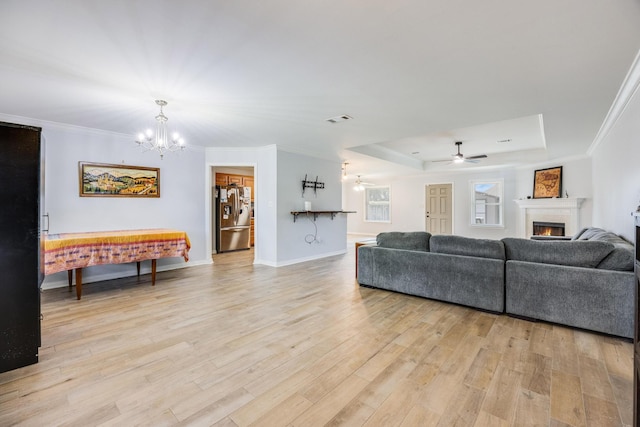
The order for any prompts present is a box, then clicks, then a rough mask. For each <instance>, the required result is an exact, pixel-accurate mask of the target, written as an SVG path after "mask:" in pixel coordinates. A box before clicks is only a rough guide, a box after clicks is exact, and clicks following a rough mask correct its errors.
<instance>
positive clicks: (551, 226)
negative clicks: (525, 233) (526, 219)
mask: <svg viewBox="0 0 640 427" xmlns="http://www.w3.org/2000/svg"><path fill="white" fill-rule="evenodd" d="M533 235H534V236H564V223H563V222H539V221H533Z"/></svg>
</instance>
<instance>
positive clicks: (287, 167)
mask: <svg viewBox="0 0 640 427" xmlns="http://www.w3.org/2000/svg"><path fill="white" fill-rule="evenodd" d="M341 168H342V165H341V164H340V163H339V162H332V161H327V160H321V159H317V158H314V157H309V156H304V155H301V154H294V153H288V152H285V151H278V225H277V229H278V237H277V240H278V265H285V264H291V263H295V262H301V261H307V260H311V259H316V258H321V257H325V256H329V255H335V254H340V253H345V252H346V244H347V218H346V217H347V215H349V214H338V215H336V216H335V217H334V218H333V219H331V216H329V215H327V214H323V215H319V216H318V217H317V218H316V220H315V221H314V220H313V216H312V215H307V214H301V215H299V216H298V217H297V219H296V222H295V223H294V222H293V219H294V217H293V215H291V211H302V210H304V202H305V201H309V202H311V210H314V211H323V210H341V209H342V183H341V171H342V169H341ZM305 174H306V175H307V180H309V181H315V180H316V176H317V178H318V181H319V182H323V183H324V185H325V187H324V188H323V189H318V190H317V191H315V192H314V191H313V189H312V188H307V189H306V190H305V192H304V197H303V195H302V181H303V180H304V178H305ZM316 227H317V228H316ZM314 238H315V239H314ZM307 241H311V243H307Z"/></svg>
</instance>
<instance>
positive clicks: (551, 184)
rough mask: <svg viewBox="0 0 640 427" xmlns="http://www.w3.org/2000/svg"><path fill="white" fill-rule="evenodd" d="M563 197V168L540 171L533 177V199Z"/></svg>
mask: <svg viewBox="0 0 640 427" xmlns="http://www.w3.org/2000/svg"><path fill="white" fill-rule="evenodd" d="M561 196H562V166H557V167H554V168H547V169H538V170H536V171H535V173H534V176H533V198H534V199H550V198H554V197H561Z"/></svg>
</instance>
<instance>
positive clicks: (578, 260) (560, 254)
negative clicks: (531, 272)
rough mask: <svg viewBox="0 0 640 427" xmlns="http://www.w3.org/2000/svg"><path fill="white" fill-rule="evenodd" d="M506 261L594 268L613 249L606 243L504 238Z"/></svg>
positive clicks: (611, 245)
mask: <svg viewBox="0 0 640 427" xmlns="http://www.w3.org/2000/svg"><path fill="white" fill-rule="evenodd" d="M502 242H503V243H504V248H505V252H506V255H507V260H515V261H527V262H538V263H542V264H557V265H568V266H572V267H588V268H595V267H596V266H597V265H598V264H600V262H602V260H604V259H605V258H606V257H607V256H608V255H609V254H610V253H611V252H612V251H613V249H614V246H613V244H611V243H608V242H589V241H586V242H585V241H581V240H573V241H571V240H566V241H551V242H550V241H541V240H528V239H518V238H513V237H505V238H504V239H502Z"/></svg>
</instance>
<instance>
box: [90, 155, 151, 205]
mask: <svg viewBox="0 0 640 427" xmlns="http://www.w3.org/2000/svg"><path fill="white" fill-rule="evenodd" d="M78 175H79V180H80V197H160V168H148V167H142V166H126V165H112V164H107V163H89V162H78Z"/></svg>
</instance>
